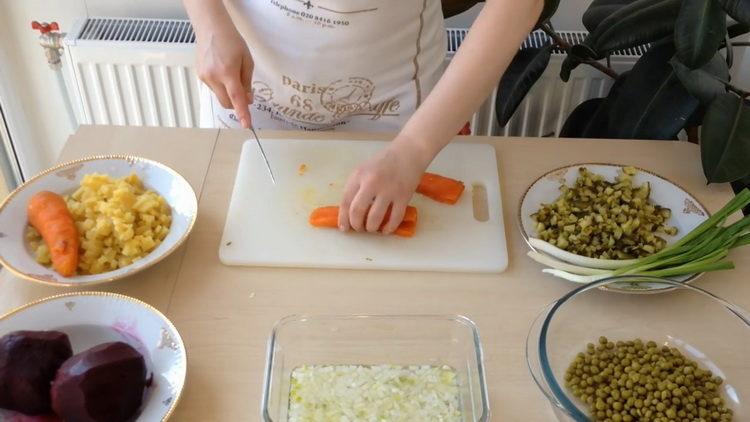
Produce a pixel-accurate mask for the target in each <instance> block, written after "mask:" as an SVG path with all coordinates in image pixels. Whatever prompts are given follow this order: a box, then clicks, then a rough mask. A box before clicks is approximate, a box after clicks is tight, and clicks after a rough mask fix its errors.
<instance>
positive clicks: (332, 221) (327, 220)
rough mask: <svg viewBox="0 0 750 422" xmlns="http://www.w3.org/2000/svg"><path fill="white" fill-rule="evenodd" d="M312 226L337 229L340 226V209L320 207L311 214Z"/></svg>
mask: <svg viewBox="0 0 750 422" xmlns="http://www.w3.org/2000/svg"><path fill="white" fill-rule="evenodd" d="M310 225H312V226H314V227H328V228H332V229H335V228H337V227H338V226H339V207H320V208H317V209H315V210H313V212H312V213H311V214H310Z"/></svg>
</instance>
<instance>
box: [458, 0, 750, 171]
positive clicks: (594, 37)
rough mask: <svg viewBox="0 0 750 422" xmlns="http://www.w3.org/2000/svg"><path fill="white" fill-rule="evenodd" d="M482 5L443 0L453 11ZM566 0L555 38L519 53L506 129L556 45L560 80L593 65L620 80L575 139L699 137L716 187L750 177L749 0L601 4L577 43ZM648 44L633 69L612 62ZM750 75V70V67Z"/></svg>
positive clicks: (550, 4)
mask: <svg viewBox="0 0 750 422" xmlns="http://www.w3.org/2000/svg"><path fill="white" fill-rule="evenodd" d="M476 3H478V2H476V1H460V0H458V1H451V0H444V1H443V10H444V12H445V13H446V16H450V15H451V14H455V13H459V12H461V11H463V10H466V9H468V8H469V7H471V6H473V5H474V4H476ZM559 5H560V2H559V0H547V1H546V5H545V9H544V11H543V13H542V18H541V20H540V23H539V28H540V29H542V30H543V31H544V32H545V33H546V34H547V35H548V37H549V39H550V43H549V45H546V46H544V47H541V48H532V49H524V50H521V51H519V53H518V54H517V56H516V57H515V58H514V60H513V62H512V64H511V65H510V67H509V69H508V70H507V72H506V73H505V75H504V76H503V78H502V80H501V82H500V87H499V91H498V96H497V100H496V101H497V104H496V105H497V107H496V109H497V118H498V122H499V124H500V126H505V125H506V124H507V123H508V121H509V120H510V118H511V117H512V115H513V113H514V112H515V110H516V108H517V107H518V105H519V104H520V103H521V101H522V100H523V99H524V97H525V96H526V95H527V94H528V92H529V90H530V89H531V87H532V86H533V85H534V83H535V82H536V81H537V80H538V79H539V77H540V76H541V75H542V73H543V72H544V71H545V69H546V67H547V65H548V63H549V61H550V57H551V55H552V53H553V49H558V50H562V51H564V52H565V54H566V57H565V60H564V62H563V65H562V71H561V74H560V77H561V78H562V80H563V81H566V82H567V81H568V78H569V77H570V74H571V72H572V71H573V70H574V69H575V68H576V67H577V66H580V65H589V66H593V67H595V68H597V69H599V70H600V71H602V72H604V73H606V74H607V75H609V76H610V77H612V78H613V79H614V80H615V82H614V84H613V86H612V88H611V90H610V92H609V94H608V95H607V96H606V97H604V98H595V99H591V100H588V101H585V102H584V103H582V104H580V105H579V106H578V107H577V108H575V109H574V110H573V111H572V112H571V114H570V116H569V117H568V119H567V121H566V122H565V125H564V127H563V129H562V131H561V133H560V134H559V135H560V136H563V137H573V138H623V139H625V138H627V139H676V137H677V135H678V133H679V132H680V131H682V130H683V129H684V130H686V131H687V132H688V134H689V135H690V137H691V139H693V140H696V141H697V140H698V138H699V139H700V140H699V142H700V145H701V160H702V164H703V170H704V173H705V176H706V179H707V181H708V182H709V183H726V182H734V183H735V184H737V185H739V184H745V185H747V184H749V183H750V100H749V98H750V93H749V92H747V91H745V90H743V89H741V88H739V87H737V86H734V85H733V84H732V83H731V80H730V76H729V69H730V68H731V67H732V65H733V61H734V57H733V56H734V54H733V48H735V47H738V46H747V45H748V43H742V42H736V41H733V39H736V38H737V37H739V36H741V35H743V34H746V33H748V32H750V0H594V1H593V2H592V3H591V5H590V6H589V8H588V9H587V10H586V11H585V13H584V14H583V17H582V21H583V24H584V26H585V27H586V29H587V30H588V32H589V35H588V37H587V38H586V39H585V40H584V41H583V42H582V43H581V44H579V45H570V44H569V43H567V42H566V41H565V40H564V39H563V38H562V37H560V36H559V35H558V34H557V33H556V32H555V30H554V28H553V27H552V25H551V24H550V18H551V17H552V16H553V15H554V13H555V11H556V9H557V7H558V6H559ZM646 44H649V45H650V47H649V50H648V52H647V53H646V54H644V55H643V56H642V57H641V58H640V59H639V60H638V62H637V63H636V65H635V66H634V67H633V69H632V70H630V71H628V72H625V73H623V74H617V73H616V72H615V71H614V70H613V69H612V68H611V67H609V66H608V62H609V55H610V54H611V53H612V52H614V51H617V50H621V49H626V48H630V47H635V46H639V45H646ZM749 71H750V70H749Z"/></svg>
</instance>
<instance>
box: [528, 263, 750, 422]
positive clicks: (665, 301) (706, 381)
mask: <svg viewBox="0 0 750 422" xmlns="http://www.w3.org/2000/svg"><path fill="white" fill-rule="evenodd" d="M627 278H628V277H627V276H623V277H613V278H610V279H606V280H601V281H598V282H595V283H591V284H588V285H584V286H581V287H580V288H578V289H576V290H573V291H571V292H570V293H568V294H566V295H565V296H563V297H561V298H560V299H558V300H557V301H555V302H553V303H552V304H550V305H549V306H548V307H546V308H545V309H544V310H543V311H542V312H541V313H540V314H539V316H538V317H537V318H536V320H535V321H534V323H533V324H532V326H531V329H530V331H529V335H528V338H527V344H526V358H527V364H528V367H529V370H530V372H531V375H532V377H533V379H534V381H535V382H536V384H537V386H538V387H539V389H540V390H541V392H542V393H543V395H544V397H546V398H547V400H548V401H549V402H550V404H551V405H552V409H553V411H554V413H555V415H556V416H557V418H558V420H560V421H608V422H625V421H633V422H635V421H644V422H645V421H652V422H668V421H670V422H671V421H722V422H729V421H744V420H749V419H750V405H748V404H747V403H748V400H750V398H748V397H750V365H749V364H748V358H747V354H746V353H747V351H748V350H750V313H748V312H747V311H745V310H743V309H741V308H740V307H738V306H736V305H734V304H732V303H730V302H728V301H726V300H724V299H722V298H720V297H718V296H716V295H714V294H712V293H710V292H708V291H706V290H704V289H701V288H698V287H694V286H691V285H687V284H684V283H680V282H675V281H671V280H666V279H659V278H653V279H652V280H649V281H650V282H652V283H657V284H658V283H663V284H664V285H665V286H664V287H669V288H674V289H675V290H674V293H673V294H670V295H649V296H626V297H624V296H621V295H616V296H615V297H613V296H612V295H607V294H606V292H603V291H602V290H601V289H600V287H606V286H607V285H608V284H612V283H621V282H627V281H629V280H627ZM642 278H643V277H640V279H642Z"/></svg>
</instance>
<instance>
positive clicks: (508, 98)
mask: <svg viewBox="0 0 750 422" xmlns="http://www.w3.org/2000/svg"><path fill="white" fill-rule="evenodd" d="M552 47H553V45H551V44H550V45H546V46H544V47H541V48H526V49H523V50H520V51H519V52H518V53H517V54H516V57H514V58H513V61H512V62H511V63H510V66H508V70H506V71H505V74H504V75H503V78H502V79H501V80H500V86H499V88H498V91H497V98H496V99H495V106H496V116H497V120H498V123H499V124H500V126H501V127H502V126H505V125H506V124H508V121H509V120H510V118H511V117H513V113H515V111H516V108H518V105H519V104H521V101H523V99H524V97H526V94H528V93H529V90H531V87H533V86H534V84H535V83H536V81H537V80H538V79H539V77H540V76H542V74H543V73H544V70H545V69H547V65H548V64H549V59H550V57H551V56H552Z"/></svg>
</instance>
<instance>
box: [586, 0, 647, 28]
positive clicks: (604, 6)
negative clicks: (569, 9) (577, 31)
mask: <svg viewBox="0 0 750 422" xmlns="http://www.w3.org/2000/svg"><path fill="white" fill-rule="evenodd" d="M633 1H635V0H594V1H593V2H591V5H589V7H588V9H586V11H585V12H584V13H583V19H582V20H583V26H585V27H586V29H587V30H588V31H589V32H594V30H596V28H597V27H598V26H599V24H600V23H602V21H603V20H604V19H606V18H607V17H609V15H611V14H612V13H614V12H616V11H618V10H620V9H621V8H622V7H623V6H625V5H627V4H630V3H632V2H633Z"/></svg>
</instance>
